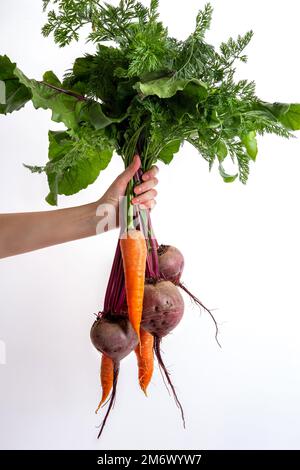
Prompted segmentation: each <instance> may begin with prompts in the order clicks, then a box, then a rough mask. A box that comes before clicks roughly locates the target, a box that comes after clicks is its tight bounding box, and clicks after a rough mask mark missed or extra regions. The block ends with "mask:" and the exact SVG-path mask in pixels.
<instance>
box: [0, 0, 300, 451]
mask: <svg viewBox="0 0 300 470" xmlns="http://www.w3.org/2000/svg"><path fill="white" fill-rule="evenodd" d="M196 3H197V5H196ZM212 3H213V5H214V6H215V15H214V22H213V27H212V30H211V32H210V33H209V35H208V39H209V40H210V41H212V42H213V43H214V44H215V45H217V44H218V43H220V41H221V40H223V39H227V38H228V37H229V35H234V36H236V35H237V34H238V33H244V32H245V31H247V30H248V29H250V28H253V29H254V30H255V38H254V40H253V42H252V45H251V46H250V47H249V51H248V52H249V56H250V58H249V64H248V65H246V66H241V67H240V68H239V75H240V77H245V78H249V79H255V81H256V82H257V93H258V95H259V96H260V97H261V98H263V99H265V100H268V101H283V102H300V86H299V74H300V68H299V34H298V28H299V24H298V23H299V14H300V7H299V4H298V2H297V1H296V0H285V1H284V2H281V1H274V2H272V4H271V3H270V2H269V1H261V0H260V1H257V0H252V2H251V3H250V2H241V1H239V0H226V1H216V0H215V1H213V2H212ZM203 4H204V2H201V1H199V2H194V1H192V0H185V1H184V2H172V5H171V2H170V0H161V12H162V18H163V20H164V21H166V23H167V24H168V25H169V29H170V33H171V34H172V35H176V36H177V37H181V38H184V37H185V36H186V35H187V34H188V33H189V32H190V31H191V30H192V28H193V26H194V17H195V14H196V11H197V9H198V7H201V6H203ZM270 6H272V8H271V10H270ZM44 20H45V17H44V16H43V15H42V11H41V1H38V0H22V1H20V0H9V1H8V0H7V1H5V0H2V1H1V6H0V53H1V54H3V53H6V54H7V55H9V56H10V57H11V58H12V59H13V60H14V61H16V62H17V63H18V66H19V67H20V68H21V69H22V70H23V71H24V72H25V73H26V74H27V75H28V76H29V77H34V78H37V79H39V78H40V77H41V75H42V73H43V72H44V71H46V70H49V69H53V70H54V71H55V72H56V73H57V74H58V75H59V76H61V75H62V73H63V71H64V70H66V69H68V68H70V67H71V65H72V62H73V60H74V59H75V58H76V57H77V56H80V55H82V54H83V53H84V52H86V51H87V50H90V51H93V46H91V45H88V46H86V45H85V44H84V43H83V42H82V43H80V44H73V45H72V46H70V47H67V48H65V49H58V47H57V46H56V45H54V43H53V41H52V39H51V38H48V39H44V38H42V36H41V34H40V27H41V25H42V24H43V21H44ZM49 127H50V128H52V129H56V128H58V126H57V125H54V124H53V123H51V122H50V113H49V112H46V111H43V110H39V111H35V110H34V109H33V107H32V106H31V105H27V106H26V108H25V109H24V110H22V111H20V112H18V113H14V114H13V115H10V116H7V117H1V118H0V139H1V141H0V148H1V162H0V164H1V172H0V212H15V211H38V210H47V209H49V207H48V206H47V204H46V203H45V202H44V196H45V195H46V194H47V185H46V181H45V178H44V177H43V176H38V175H31V174H30V173H29V172H28V170H26V169H25V168H23V167H22V163H23V162H26V163H30V164H43V163H44V162H45V161H46V158H47V130H48V128H49ZM259 144H260V145H259V148H260V149H259V150H260V151H259V157H258V161H257V163H256V164H255V165H253V167H252V172H251V177H250V181H249V184H248V185H247V186H246V187H244V186H242V185H241V184H239V183H235V184H233V185H225V184H224V183H223V182H222V181H221V179H220V178H219V176H218V175H217V172H216V171H213V172H212V174H209V173H208V171H207V164H206V163H205V161H204V160H203V159H202V158H201V157H200V156H199V155H198V154H197V152H196V151H194V150H193V149H192V148H191V147H189V146H188V145H186V146H184V148H183V149H182V150H181V152H180V154H179V155H178V156H177V157H176V158H175V160H174V162H173V163H172V165H171V166H170V167H163V166H162V165H161V172H160V186H159V196H158V205H157V208H156V209H155V212H154V214H153V221H154V226H155V227H156V234H157V237H158V239H159V241H160V242H163V243H171V244H174V245H175V246H177V247H179V248H180V249H181V250H182V251H183V253H184V255H185V259H186V269H185V272H184V281H185V283H186V284H187V285H188V287H189V288H190V290H191V291H193V292H194V293H195V294H196V295H198V296H199V297H200V298H201V299H202V300H203V302H204V303H206V304H207V305H208V306H209V307H212V308H216V309H217V310H215V314H216V317H217V320H218V322H219V323H220V329H221V341H222V345H223V349H222V350H220V349H218V347H217V346H216V343H215V342H214V329H213V326H212V323H211V321H210V319H209V318H208V317H207V315H205V314H203V315H201V316H200V315H199V312H198V310H197V309H196V308H193V307H192V305H191V304H190V302H189V299H186V313H185V317H184V319H183V321H182V323H181V324H180V326H179V327H178V328H177V329H176V331H174V333H173V334H172V335H170V336H169V337H168V338H167V339H166V340H165V341H164V345H163V349H164V352H165V360H166V363H167V364H168V366H169V368H170V371H171V372H172V378H173V380H174V382H175V384H176V387H177V390H178V394H179V396H180V398H181V400H182V403H183V405H184V408H185V412H186V421H187V429H186V430H183V429H182V425H181V422H180V417H179V413H178V410H177V408H176V406H175V404H174V403H173V401H172V399H171V398H170V397H169V396H168V393H167V392H166V390H165V388H164V385H163V383H162V379H161V377H160V374H159V371H158V370H156V371H155V374H154V379H153V383H152V385H151V386H150V389H149V398H148V399H146V398H145V397H144V396H143V394H142V393H141V392H140V390H139V388H138V384H137V378H136V375H137V371H136V364H135V357H134V356H133V355H131V356H130V357H129V358H127V359H125V360H124V361H123V363H122V369H121V375H120V383H119V389H118V397H117V403H116V406H115V408H114V410H113V413H112V415H111V418H110V420H109V423H108V425H107V428H106V430H105V432H104V434H103V437H102V440H101V441H97V440H96V433H97V429H96V426H97V425H98V424H99V422H100V420H101V417H100V416H99V417H96V416H95V414H94V409H95V406H96V405H97V403H98V399H99V395H100V388H99V383H98V367H99V357H98V354H97V352H96V351H95V350H93V348H92V346H91V344H90V341H89V329H90V325H91V323H92V321H93V318H94V317H93V312H96V311H98V310H99V309H100V308H101V306H102V303H103V297H104V293H105V287H106V282H107V278H108V274H109V270H110V266H111V263H112V258H113V253H114V249H115V244H116V240H117V236H118V233H117V231H115V232H111V233H109V234H105V235H102V236H100V237H95V238H91V239H86V240H82V241H77V242H72V243H69V244H66V245H64V246H57V247H52V248H49V249H45V250H41V251H38V252H35V253H31V254H26V255H22V256H19V257H12V258H9V259H5V260H2V261H1V262H0V281H1V282H0V311H1V313H0V340H2V341H4V342H5V344H6V355H7V364H6V365H0V381H1V386H0V447H1V448H2V449H136V448H139V449H197V448H198V449H199V448H201V449H278V448H279V449H292V448H293V449H299V448H300V442H299V431H300V398H299V397H300V378H299V377H300V373H299V370H300V342H299V324H300V320H299V313H300V312H299V310H300V299H299V266H300V256H299V236H300V229H299V196H300V189H299V175H300V142H299V140H296V139H295V140H291V141H285V140H281V139H279V138H277V137H273V136H271V137H266V138H264V139H260V143H259ZM121 169H122V166H121V162H120V160H119V159H118V157H114V159H113V161H112V163H111V165H110V167H109V169H107V170H106V171H105V172H103V174H102V175H101V176H100V177H99V180H98V181H97V182H96V184H95V185H94V186H93V187H90V188H89V189H87V190H85V191H83V192H81V193H79V194H78V195H76V196H74V197H70V198H63V197H61V198H60V201H59V206H60V207H69V206H72V205H76V204H84V203H87V202H90V201H94V200H96V199H97V198H98V197H99V196H100V195H101V194H102V193H103V192H104V190H105V189H106V188H107V186H108V185H109V184H110V182H111V181H112V179H113V178H114V177H115V176H116V175H117V174H118V172H120V171H121Z"/></svg>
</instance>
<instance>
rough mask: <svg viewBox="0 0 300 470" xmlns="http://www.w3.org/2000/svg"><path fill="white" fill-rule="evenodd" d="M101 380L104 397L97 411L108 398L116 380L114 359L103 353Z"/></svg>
mask: <svg viewBox="0 0 300 470" xmlns="http://www.w3.org/2000/svg"><path fill="white" fill-rule="evenodd" d="M100 380H101V386H102V398H101V401H100V403H99V405H98V407H97V409H96V411H95V413H98V411H99V409H100V407H101V406H102V405H103V403H104V402H105V401H106V399H107V398H108V396H109V394H110V391H111V389H112V386H113V381H114V363H113V360H112V359H111V358H110V357H108V356H105V354H102V359H101V369H100Z"/></svg>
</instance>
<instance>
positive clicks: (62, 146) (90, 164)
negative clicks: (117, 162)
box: [27, 128, 113, 205]
mask: <svg viewBox="0 0 300 470" xmlns="http://www.w3.org/2000/svg"><path fill="white" fill-rule="evenodd" d="M112 153H113V149H112V147H111V145H110V144H109V142H108V141H107V138H106V136H105V134H104V133H103V131H95V130H93V129H91V128H82V129H80V131H79V134H78V135H74V136H73V137H71V136H70V135H69V133H68V132H66V131H49V162H48V163H47V165H46V166H45V167H34V166H28V165H27V168H29V169H30V170H31V171H32V172H35V173H42V172H45V173H46V175H47V178H48V184H49V189H50V192H49V194H48V196H47V197H46V201H47V202H48V203H49V204H51V205H56V204H57V196H58V194H65V195H71V194H75V193H77V192H78V191H80V190H81V189H84V188H86V187H87V186H88V185H90V184H92V183H93V182H94V181H95V180H96V179H97V177H98V176H99V173H100V171H101V170H104V169H105V168H106V167H107V165H108V164H109V162H110V160H111V157H112Z"/></svg>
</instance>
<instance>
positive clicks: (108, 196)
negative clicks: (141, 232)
mask: <svg viewBox="0 0 300 470" xmlns="http://www.w3.org/2000/svg"><path fill="white" fill-rule="evenodd" d="M140 166H141V160H140V158H139V156H138V155H136V156H135V157H134V159H133V162H132V163H131V165H130V166H129V167H128V168H126V170H125V171H123V173H121V174H120V175H119V176H118V177H117V178H116V179H115V181H114V182H113V183H112V185H111V186H110V187H109V188H108V190H107V191H106V193H105V194H104V195H103V196H102V198H101V199H100V201H99V204H103V203H104V204H111V205H113V206H114V208H115V210H116V212H117V211H118V208H119V199H120V198H121V197H122V196H124V195H125V192H126V188H127V184H128V183H129V181H130V180H131V179H132V178H133V176H134V175H135V173H136V172H137V170H138V169H139V168H140ZM157 173H158V168H157V166H153V167H152V168H151V169H150V170H149V171H147V172H146V173H144V174H143V176H142V180H143V182H142V183H141V184H139V185H137V186H136V187H135V188H134V193H135V195H136V196H135V197H134V198H133V199H132V204H139V206H140V208H141V209H153V207H154V206H155V204H156V201H155V197H156V195H157V191H156V189H154V188H155V186H156V185H157V183H158V180H157V178H156V175H157Z"/></svg>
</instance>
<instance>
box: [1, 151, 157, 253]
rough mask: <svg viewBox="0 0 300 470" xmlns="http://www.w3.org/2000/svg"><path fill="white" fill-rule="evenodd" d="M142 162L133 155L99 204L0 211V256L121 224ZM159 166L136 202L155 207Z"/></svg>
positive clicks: (140, 188)
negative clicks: (126, 199) (122, 202)
mask: <svg viewBox="0 0 300 470" xmlns="http://www.w3.org/2000/svg"><path fill="white" fill-rule="evenodd" d="M140 166H141V161H140V159H139V157H138V156H136V157H134V160H133V162H132V164H131V165H130V166H129V167H128V168H126V170H125V171H123V173H121V174H120V175H119V176H118V178H117V179H116V180H115V181H114V182H113V184H112V185H111V186H110V187H109V189H108V190H107V191H106V193H105V194H104V195H103V196H102V198H101V199H100V200H99V201H97V202H96V203H95V202H93V203H90V204H85V205H84V206H78V207H71V208H68V209H58V210H51V211H44V212H25V213H19V214H0V258H6V257H7V256H14V255H19V254H21V253H26V252H28V251H33V250H38V249H40V248H45V247H47V246H52V245H57V244H59V243H66V242H69V241H71V240H78V239H80V238H85V237H90V236H92V235H96V234H99V233H103V232H105V231H107V230H111V229H114V228H116V227H117V226H118V220H119V217H118V214H119V200H120V198H121V197H122V196H124V195H125V192H126V187H127V184H128V183H129V181H130V180H131V178H132V177H133V176H134V174H135V173H136V171H137V170H138V169H139V168H140ZM157 172H158V168H157V167H155V166H154V167H152V168H151V170H149V171H147V172H146V173H145V174H144V175H143V178H142V179H143V182H142V183H141V184H140V185H138V186H136V187H135V189H134V192H135V194H136V196H135V197H134V198H133V200H132V203H133V204H139V205H140V207H141V208H147V209H152V208H153V207H154V205H155V196H156V194H157V192H156V190H155V189H154V187H155V186H156V185H157V178H156V175H157Z"/></svg>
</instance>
